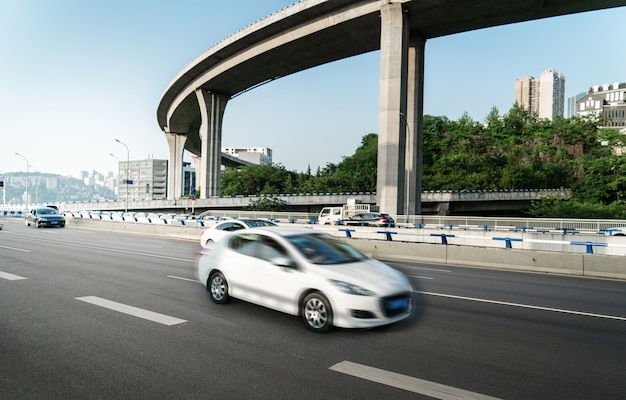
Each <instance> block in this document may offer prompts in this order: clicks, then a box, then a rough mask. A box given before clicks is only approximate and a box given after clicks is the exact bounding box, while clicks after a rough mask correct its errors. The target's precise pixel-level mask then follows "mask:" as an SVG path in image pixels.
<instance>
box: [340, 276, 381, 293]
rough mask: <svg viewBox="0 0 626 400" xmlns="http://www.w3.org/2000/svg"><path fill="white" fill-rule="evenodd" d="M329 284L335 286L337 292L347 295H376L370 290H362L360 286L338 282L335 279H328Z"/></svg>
mask: <svg viewBox="0 0 626 400" xmlns="http://www.w3.org/2000/svg"><path fill="white" fill-rule="evenodd" d="M329 280H330V282H331V283H332V284H333V285H335V286H336V287H337V288H338V289H339V290H341V291H342V292H344V293H348V294H355V295H357V296H374V295H375V294H376V293H374V292H372V291H371V290H367V289H364V288H362V287H361V286H357V285H353V284H352V283H348V282H344V281H338V280H335V279H329Z"/></svg>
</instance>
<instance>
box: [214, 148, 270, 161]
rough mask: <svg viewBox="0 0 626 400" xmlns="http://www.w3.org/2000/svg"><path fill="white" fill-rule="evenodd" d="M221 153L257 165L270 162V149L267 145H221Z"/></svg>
mask: <svg viewBox="0 0 626 400" xmlns="http://www.w3.org/2000/svg"><path fill="white" fill-rule="evenodd" d="M222 153H226V154H229V155H231V156H234V157H237V158H240V159H242V160H243V161H247V162H250V163H252V164H257V165H269V164H271V163H272V149H270V148H268V147H222Z"/></svg>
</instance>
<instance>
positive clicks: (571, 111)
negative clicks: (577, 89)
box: [567, 92, 587, 118]
mask: <svg viewBox="0 0 626 400" xmlns="http://www.w3.org/2000/svg"><path fill="white" fill-rule="evenodd" d="M586 95H587V93H585V92H581V93H578V94H577V95H576V96H572V97H570V98H569V99H568V100H567V117H568V118H571V117H575V116H576V115H577V114H578V113H577V109H576V103H577V102H578V100H580V99H582V98H583V97H585V96H586Z"/></svg>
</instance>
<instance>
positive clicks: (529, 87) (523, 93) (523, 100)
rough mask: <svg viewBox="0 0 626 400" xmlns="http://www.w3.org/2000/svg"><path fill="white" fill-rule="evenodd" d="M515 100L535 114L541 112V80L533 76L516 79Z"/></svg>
mask: <svg viewBox="0 0 626 400" xmlns="http://www.w3.org/2000/svg"><path fill="white" fill-rule="evenodd" d="M515 102H516V103H517V104H519V105H520V106H521V107H522V108H525V109H526V110H529V111H530V112H531V113H533V114H539V81H537V79H535V78H533V77H532V76H527V77H525V78H520V79H516V80H515Z"/></svg>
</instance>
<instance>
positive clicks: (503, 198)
mask: <svg viewBox="0 0 626 400" xmlns="http://www.w3.org/2000/svg"><path fill="white" fill-rule="evenodd" d="M570 194H571V192H570V190H569V189H553V190H552V189H541V190H512V191H506V190H498V191H482V190H464V191H429V192H424V193H422V195H421V201H422V203H423V207H422V211H423V214H422V215H442V216H445V215H456V216H458V215H463V216H473V215H474V216H519V215H522V214H523V212H524V211H525V210H528V209H529V208H530V205H531V202H532V201H533V200H538V199H540V198H542V197H546V196H559V197H565V196H569V195H570ZM267 197H275V198H278V199H280V200H282V201H284V202H285V204H286V208H287V210H286V211H290V212H303V213H315V214H317V213H319V211H320V210H321V209H322V208H323V207H326V206H341V205H344V204H347V202H348V199H355V200H356V201H358V202H360V203H363V204H370V205H375V204H376V197H377V196H376V193H375V192H353V193H309V194H278V195H267V196H231V197H212V198H208V199H207V198H205V199H195V200H191V199H189V198H183V199H176V200H168V199H159V200H156V199H153V200H140V201H133V200H131V201H130V202H129V203H128V209H129V210H131V211H132V212H155V213H159V212H161V213H175V214H189V213H192V212H193V213H194V214H196V215H197V214H200V213H201V212H203V211H207V210H246V209H248V207H249V206H250V205H251V204H253V203H254V202H257V201H259V200H262V199H264V198H267ZM57 205H58V207H59V208H60V209H61V210H70V211H80V210H93V211H123V210H124V209H125V208H126V203H125V201H124V200H123V199H121V198H120V199H119V200H118V201H107V202H80V203H61V204H57ZM24 208H25V205H22V206H18V207H15V206H10V207H9V208H6V209H5V210H4V211H6V212H9V211H17V210H23V209H24ZM0 210H3V207H2V206H0ZM380 211H382V212H385V213H389V214H392V215H394V216H396V217H397V216H398V215H399V214H397V213H391V212H388V211H387V210H385V209H381V210H380ZM0 215H1V214H0ZM412 215H413V214H412Z"/></svg>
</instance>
